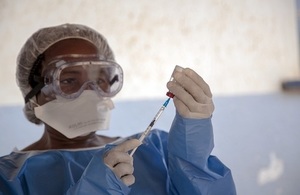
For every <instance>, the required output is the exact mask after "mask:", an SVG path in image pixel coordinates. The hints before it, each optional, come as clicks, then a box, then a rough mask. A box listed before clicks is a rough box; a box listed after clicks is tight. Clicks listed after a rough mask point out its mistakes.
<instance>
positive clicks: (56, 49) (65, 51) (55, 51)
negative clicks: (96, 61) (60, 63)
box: [37, 39, 99, 105]
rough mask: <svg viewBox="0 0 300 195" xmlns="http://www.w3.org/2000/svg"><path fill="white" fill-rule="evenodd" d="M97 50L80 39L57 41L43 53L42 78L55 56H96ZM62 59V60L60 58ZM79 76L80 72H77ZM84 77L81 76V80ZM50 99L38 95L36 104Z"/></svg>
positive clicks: (41, 103) (40, 94)
mask: <svg viewBox="0 0 300 195" xmlns="http://www.w3.org/2000/svg"><path fill="white" fill-rule="evenodd" d="M98 53H99V52H98V49H97V48H96V46H94V45H93V44H92V43H90V42H88V41H86V40H82V39H66V40H62V41H59V42H57V43H55V44H54V45H52V46H51V47H49V48H48V49H47V50H46V51H45V53H44V54H45V60H44V62H43V64H42V71H41V72H42V76H44V75H43V74H44V72H45V69H46V68H47V67H46V66H47V64H48V63H49V62H51V61H52V60H53V59H55V58H56V57H57V56H61V55H70V54H87V55H97V54H98ZM62 59H63V58H62ZM77 71H78V72H79V74H80V70H77ZM83 77H84V75H82V79H84V78H83ZM50 100H51V98H49V97H47V96H46V95H45V94H43V93H39V94H38V96H37V103H38V104H39V105H43V104H45V103H47V102H49V101H50Z"/></svg>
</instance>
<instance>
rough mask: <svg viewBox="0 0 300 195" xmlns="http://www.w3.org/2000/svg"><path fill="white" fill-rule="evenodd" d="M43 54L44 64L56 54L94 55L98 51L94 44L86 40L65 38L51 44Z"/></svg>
mask: <svg viewBox="0 0 300 195" xmlns="http://www.w3.org/2000/svg"><path fill="white" fill-rule="evenodd" d="M44 54H45V64H47V63H49V62H50V61H52V60H53V59H54V58H56V57H57V56H61V55H69V54H87V55H96V54H99V51H98V48H97V47H96V46H95V45H94V44H92V43H91V42H89V41H87V40H84V39H65V40H61V41H59V42H57V43H55V44H53V45H52V46H51V47H49V48H48V49H47V50H46V51H45V52H44Z"/></svg>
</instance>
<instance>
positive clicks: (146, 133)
mask: <svg viewBox="0 0 300 195" xmlns="http://www.w3.org/2000/svg"><path fill="white" fill-rule="evenodd" d="M182 70H183V68H182V67H181V66H178V65H176V66H175V68H174V70H173V73H172V75H171V78H170V81H172V80H173V79H174V78H173V75H174V72H175V71H179V72H181V71H182ZM166 95H167V96H168V97H169V98H168V99H167V100H166V101H165V103H164V104H163V105H162V107H161V108H160V109H159V110H158V112H157V114H156V115H155V117H154V119H153V120H152V121H151V123H150V124H149V126H148V127H147V129H146V130H145V131H144V132H143V134H142V135H141V137H140V138H139V141H140V142H143V140H144V139H145V137H147V135H148V134H149V133H150V131H151V129H152V127H153V125H154V124H155V122H156V121H157V120H158V118H159V117H160V115H161V114H162V113H163V111H164V110H165V108H166V107H167V105H168V103H169V101H170V99H171V98H173V97H174V94H173V93H172V92H170V91H168V92H167V94H166ZM136 149H137V147H136V148H134V149H133V150H132V151H131V152H130V156H132V155H133V153H134V152H135V151H136Z"/></svg>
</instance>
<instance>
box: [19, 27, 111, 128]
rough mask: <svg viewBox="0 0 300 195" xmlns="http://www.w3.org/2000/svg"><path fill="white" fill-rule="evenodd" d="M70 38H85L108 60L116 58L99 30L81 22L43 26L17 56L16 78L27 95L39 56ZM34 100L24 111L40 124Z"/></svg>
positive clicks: (30, 119) (28, 116)
mask: <svg viewBox="0 0 300 195" xmlns="http://www.w3.org/2000/svg"><path fill="white" fill-rule="evenodd" d="M70 38H79V39H85V40H87V41H90V42H91V43H93V44H94V45H95V46H96V47H97V48H98V49H99V51H100V53H101V55H104V57H105V58H106V59H108V60H112V61H115V60H114V54H113V51H112V50H111V48H110V47H109V45H108V43H107V41H106V39H105V38H104V37H103V36H102V35H101V34H99V33H98V32H97V31H95V30H93V29H91V28H89V27H87V26H84V25H79V24H63V25H58V26H52V27H47V28H42V29H40V30H38V31H37V32H35V33H34V34H33V35H32V36H31V37H29V39H28V40H27V41H26V43H25V44H24V46H23V47H22V49H21V51H20V53H19V55H18V58H17V71H16V79H17V84H18V86H19V88H20V90H21V92H22V95H23V97H25V96H26V95H27V94H28V93H29V92H30V91H31V89H32V87H31V86H30V84H29V80H28V78H29V75H30V71H31V69H32V66H33V64H34V62H35V61H36V60H37V57H38V56H39V55H40V54H42V53H43V52H45V51H46V50H47V49H48V48H49V47H50V46H51V45H53V44H55V43H57V42H59V41H61V40H64V39H70ZM33 107H34V106H33V105H32V102H27V103H26V104H25V107H24V110H23V111H24V113H25V116H26V117H27V119H28V120H29V121H31V122H33V123H36V124H40V123H41V121H40V120H39V119H38V118H36V117H35V115H34V111H33Z"/></svg>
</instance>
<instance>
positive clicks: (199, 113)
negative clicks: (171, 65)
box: [167, 67, 214, 119]
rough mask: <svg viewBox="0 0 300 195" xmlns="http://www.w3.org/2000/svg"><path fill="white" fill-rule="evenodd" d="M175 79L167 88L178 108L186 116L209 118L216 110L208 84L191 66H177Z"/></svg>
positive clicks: (174, 74)
mask: <svg viewBox="0 0 300 195" xmlns="http://www.w3.org/2000/svg"><path fill="white" fill-rule="evenodd" d="M172 76H173V78H174V79H173V80H172V81H169V82H168V83H167V88H168V89H169V90H170V92H172V93H173V94H174V95H175V97H174V98H173V100H174V104H175V107H176V110H177V111H178V113H179V114H180V115H181V116H182V117H185V118H200V119H201V118H209V117H210V116H211V115H212V113H213V111H214V104H213V101H212V94H211V91H210V88H209V86H208V84H207V83H206V82H205V81H204V80H203V78H202V77H200V76H199V75H198V74H197V73H196V72H195V71H194V70H192V69H190V68H181V67H179V68H176V70H175V71H174V73H173V75H172Z"/></svg>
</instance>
